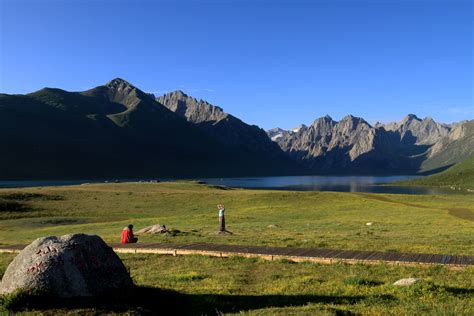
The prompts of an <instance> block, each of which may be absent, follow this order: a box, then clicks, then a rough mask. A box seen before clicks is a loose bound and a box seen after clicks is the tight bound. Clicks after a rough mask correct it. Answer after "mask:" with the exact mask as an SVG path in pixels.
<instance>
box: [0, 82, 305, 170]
mask: <svg viewBox="0 0 474 316" xmlns="http://www.w3.org/2000/svg"><path fill="white" fill-rule="evenodd" d="M173 95H181V96H182V98H186V100H188V99H189V102H188V103H189V106H190V111H191V108H192V107H191V105H192V104H193V103H192V102H191V101H193V100H194V99H192V98H189V97H187V96H184V94H182V93H180V92H176V93H175V94H173ZM193 102H194V101H193ZM188 103H186V102H185V106H187V105H186V104H188ZM167 104H168V106H170V107H172V99H169V100H168V103H167ZM179 104H180V106H181V101H180V103H179ZM201 105H204V103H201V104H200V105H199V106H201ZM180 108H181V107H180ZM214 112H219V115H220V118H221V119H220V120H216V121H213V119H214V117H213V116H212V115H210V113H207V110H206V109H203V110H202V111H201V114H202V117H201V119H200V120H199V123H194V122H192V120H190V121H188V120H187V119H186V118H185V117H184V116H183V115H181V113H180V112H176V113H175V112H174V111H172V110H170V109H168V107H166V106H164V105H163V104H161V103H159V102H158V101H157V100H156V98H155V97H154V96H153V95H150V94H148V93H145V92H143V91H141V90H140V89H138V88H136V87H135V86H133V85H132V84H130V83H128V82H127V81H125V80H123V79H120V78H117V79H114V80H112V81H110V82H108V83H107V84H105V85H103V86H98V87H95V88H93V89H90V90H87V91H83V92H68V91H64V90H61V89H53V88H44V89H42V90H39V91H37V92H33V93H30V94H26V95H7V94H0V166H2V167H1V168H0V179H34V178H40V179H57V178H111V177H113V178H133V177H193V176H199V177H203V176H206V177H207V176H208V177H211V176H236V175H269V174H274V173H276V172H283V173H288V174H290V173H296V172H301V169H299V168H298V167H297V166H296V165H295V164H294V162H293V161H292V160H291V159H290V158H289V157H288V156H287V155H285V154H284V153H283V152H281V150H280V149H279V147H278V146H277V145H276V144H274V143H272V142H271V140H270V139H268V137H267V136H266V134H265V132H264V131H263V130H261V129H259V128H257V127H255V126H250V125H247V124H245V123H243V122H241V121H240V120H238V119H236V118H234V117H232V116H229V115H226V114H225V113H223V112H222V111H218V110H217V109H216V110H214ZM234 134H235V135H234ZM216 135H218V136H216ZM222 135H229V136H232V138H231V139H230V140H229V142H225V141H224V140H223V139H222V137H221V136H222ZM250 140H251V141H250ZM247 141H248V142H247Z"/></svg>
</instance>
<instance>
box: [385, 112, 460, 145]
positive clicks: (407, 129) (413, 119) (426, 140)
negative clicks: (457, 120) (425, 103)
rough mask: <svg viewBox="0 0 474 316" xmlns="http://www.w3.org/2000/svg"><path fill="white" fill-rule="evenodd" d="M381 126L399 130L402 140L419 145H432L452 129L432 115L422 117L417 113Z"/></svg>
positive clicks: (390, 129) (386, 128)
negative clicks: (438, 121) (397, 121)
mask: <svg viewBox="0 0 474 316" xmlns="http://www.w3.org/2000/svg"><path fill="white" fill-rule="evenodd" d="M381 126H382V127H384V129H385V130H387V131H396V132H398V134H399V135H400V142H402V143H412V142H414V143H415V144H417V145H432V144H434V143H436V142H437V141H438V140H439V139H440V138H442V137H444V136H446V135H448V133H449V132H450V131H451V128H450V127H449V126H447V125H444V124H440V123H437V122H435V121H434V120H433V119H432V118H430V117H425V118H424V119H420V118H418V117H417V116H416V115H415V114H408V115H407V116H406V117H405V118H404V119H403V120H402V121H401V122H399V123H390V124H386V125H381Z"/></svg>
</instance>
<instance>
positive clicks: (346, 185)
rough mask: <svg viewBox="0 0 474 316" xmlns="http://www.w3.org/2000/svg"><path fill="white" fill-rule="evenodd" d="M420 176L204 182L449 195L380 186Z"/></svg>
mask: <svg viewBox="0 0 474 316" xmlns="http://www.w3.org/2000/svg"><path fill="white" fill-rule="evenodd" d="M414 178H419V176H292V177H254V178H220V179H218V178H213V179H203V181H205V182H206V183H209V184H212V185H224V186H228V187H234V188H251V189H276V190H293V191H336V192H368V193H393V194H448V193H452V192H451V191H450V190H446V189H441V188H428V187H402V186H383V185H381V184H386V183H390V182H394V181H399V180H408V179H414Z"/></svg>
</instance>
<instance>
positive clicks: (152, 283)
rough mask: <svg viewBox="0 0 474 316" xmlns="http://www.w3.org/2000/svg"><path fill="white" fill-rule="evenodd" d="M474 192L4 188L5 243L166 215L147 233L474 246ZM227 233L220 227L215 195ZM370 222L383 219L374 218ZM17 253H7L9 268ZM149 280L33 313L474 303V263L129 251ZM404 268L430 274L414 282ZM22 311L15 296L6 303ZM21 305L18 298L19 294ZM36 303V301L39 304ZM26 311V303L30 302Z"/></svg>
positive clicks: (455, 309)
mask: <svg viewBox="0 0 474 316" xmlns="http://www.w3.org/2000/svg"><path fill="white" fill-rule="evenodd" d="M473 202H474V195H473V194H454V195H435V196H423V195H388V194H366V193H335V192H290V191H271V190H243V189H229V188H224V187H212V186H207V185H205V184H199V183H196V182H163V183H118V184H86V185H78V186H67V187H66V186H65V187H42V188H26V189H4V190H0V244H1V245H13V244H27V243H29V242H31V241H32V240H33V239H35V238H37V237H40V236H47V235H62V234H67V233H73V232H81V233H89V234H98V235H100V236H101V237H102V238H103V239H104V240H106V241H107V242H110V243H113V242H118V241H119V239H120V233H121V230H122V228H123V227H124V226H126V225H127V224H129V223H133V224H134V226H135V230H138V229H140V228H142V227H145V226H148V225H152V224H157V223H160V224H166V226H167V227H168V228H170V229H173V230H174V232H175V233H174V234H167V235H153V236H140V242H173V243H179V242H210V243H221V244H227V243H228V244H243V245H268V246H283V247H285V246H288V247H290V246H291V247H325V248H335V249H355V250H376V251H403V252H425V253H447V254H457V255H473V254H474V234H473V221H474V203H473ZM218 203H224V204H225V205H226V221H227V226H228V227H227V228H228V230H230V231H232V233H233V235H218V234H217V233H216V232H217V229H218V221H217V209H216V204H218ZM367 222H373V225H372V226H367V225H366V223H367ZM13 257H14V255H9V254H3V255H0V275H1V274H3V272H4V270H5V268H6V266H7V265H8V263H9V262H10V261H11V260H12V259H13ZM120 257H121V258H122V259H123V261H124V263H125V265H126V266H127V267H128V268H129V270H130V273H131V275H132V277H133V279H134V281H135V283H136V284H137V285H138V289H137V295H136V296H135V297H133V298H130V299H129V300H120V301H113V300H112V301H109V302H105V303H104V302H86V303H84V302H81V303H80V304H76V305H74V304H73V305H67V306H63V305H61V304H59V303H58V304H57V305H54V306H51V305H48V306H41V304H39V305H38V306H36V305H34V306H33V305H32V306H30V307H28V308H30V311H31V310H32V311H41V312H45V313H51V314H57V313H63V312H64V313H66V312H70V311H71V308H72V310H75V311H78V312H84V313H88V312H101V311H102V312H105V311H106V312H116V313H122V312H129V313H138V314H140V313H146V312H157V311H160V310H163V309H166V310H168V309H170V310H175V311H181V312H182V313H198V314H199V313H201V314H219V313H231V314H232V313H240V312H243V313H249V314H288V313H298V314H300V313H301V314H304V313H306V314H315V313H316V314H348V315H350V314H351V313H362V314H380V315H385V314H394V315H395V314H396V315H400V314H451V315H469V314H471V313H472V310H474V303H473V301H474V300H473V298H474V284H473V283H474V269H473V268H461V269H456V270H454V269H448V268H444V267H439V266H433V267H425V266H391V265H384V264H378V265H362V264H357V265H348V264H342V263H341V264H333V265H322V264H316V263H291V262H287V261H271V262H266V261H261V260H259V259H248V258H247V259H246V258H239V257H234V258H209V257H204V256H178V257H172V256H164V255H162V256H160V255H138V254H137V255H126V254H122V255H120ZM404 277H421V278H423V279H424V280H425V281H424V282H422V283H420V284H417V285H415V286H412V287H409V288H398V287H395V286H393V285H392V283H393V282H395V281H396V280H398V279H400V278H404ZM2 304H3V305H2V306H4V308H6V307H9V308H15V306H16V305H15V304H16V303H15V302H14V301H13V302H11V301H10V302H6V301H4V302H3V303H2ZM18 304H19V303H18ZM31 304H32V303H31ZM18 306H20V307H18V308H20V309H22V308H23V310H24V308H25V306H24V305H21V304H19V305H18Z"/></svg>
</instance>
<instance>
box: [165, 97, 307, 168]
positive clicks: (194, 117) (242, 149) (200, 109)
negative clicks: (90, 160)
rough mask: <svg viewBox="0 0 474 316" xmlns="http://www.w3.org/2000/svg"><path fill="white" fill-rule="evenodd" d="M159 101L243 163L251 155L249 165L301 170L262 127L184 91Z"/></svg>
mask: <svg viewBox="0 0 474 316" xmlns="http://www.w3.org/2000/svg"><path fill="white" fill-rule="evenodd" d="M156 100H157V101H158V102H160V103H161V104H163V105H164V106H166V107H167V108H168V109H170V110H171V111H173V112H174V113H176V114H178V115H180V116H181V117H183V118H184V119H186V120H187V121H188V122H190V123H193V124H195V126H197V127H198V128H200V129H201V130H202V131H204V132H205V133H206V134H207V135H209V137H211V138H213V139H216V140H218V141H219V142H220V143H221V144H222V145H223V146H225V147H226V148H228V149H229V150H232V151H235V155H238V156H240V159H241V161H242V162H243V161H244V160H246V159H247V158H246V157H245V156H250V157H251V161H252V163H253V165H252V166H250V165H249V168H267V167H266V166H268V165H275V166H277V165H280V168H281V167H285V168H287V169H288V168H289V169H292V170H295V171H297V170H299V168H298V167H296V166H295V164H294V162H293V161H291V160H290V159H289V158H288V157H287V156H286V155H285V154H284V153H283V152H282V150H281V149H280V148H279V147H278V145H277V144H275V143H274V142H272V141H271V140H270V139H269V137H268V136H267V134H266V132H265V131H264V130H263V129H261V128H259V127H258V126H255V125H249V124H246V123H245V122H243V121H241V120H240V119H238V118H236V117H235V116H233V115H230V114H228V113H225V112H224V110H223V109H222V108H220V107H217V106H214V105H212V104H210V103H208V102H206V101H203V100H197V99H195V98H192V97H190V96H188V95H186V94H185V93H184V92H182V91H174V92H171V93H168V94H165V95H162V96H160V97H158V98H157V99H156ZM242 159H243V160H242ZM247 160H248V159H247Z"/></svg>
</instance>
